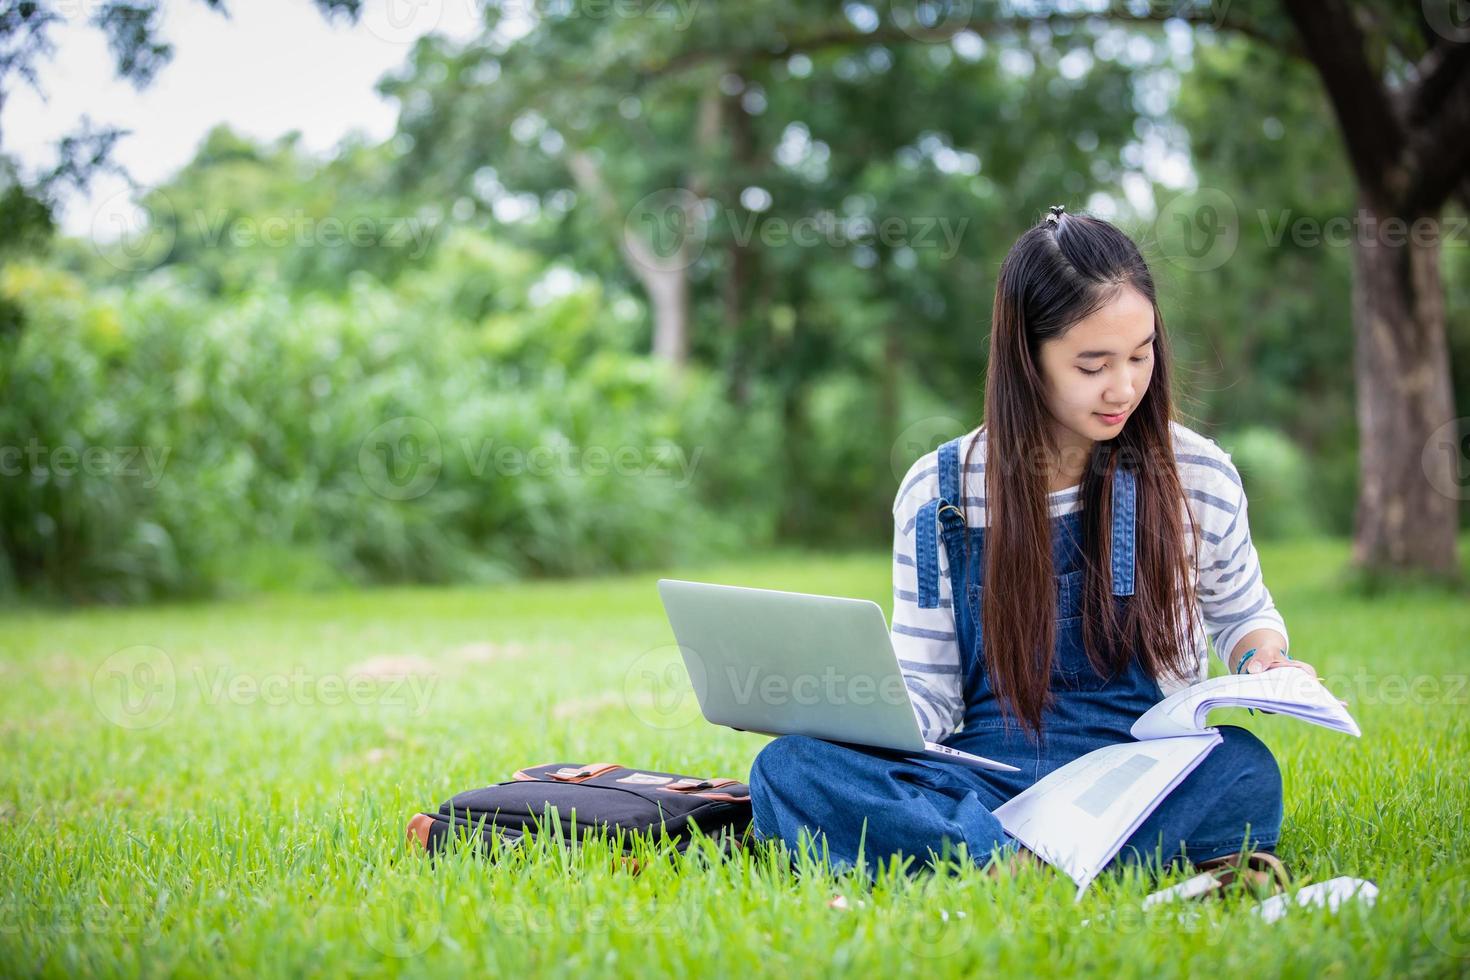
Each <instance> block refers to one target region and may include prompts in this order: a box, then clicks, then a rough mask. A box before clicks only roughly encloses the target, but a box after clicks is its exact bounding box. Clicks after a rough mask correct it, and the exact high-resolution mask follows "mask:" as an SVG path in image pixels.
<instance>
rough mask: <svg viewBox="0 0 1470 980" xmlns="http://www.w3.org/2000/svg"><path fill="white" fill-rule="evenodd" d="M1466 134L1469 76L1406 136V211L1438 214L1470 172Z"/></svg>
mask: <svg viewBox="0 0 1470 980" xmlns="http://www.w3.org/2000/svg"><path fill="white" fill-rule="evenodd" d="M1467 47H1470V45H1467ZM1466 133H1470V79H1462V81H1461V84H1459V85H1458V86H1456V87H1455V88H1454V90H1453V91H1451V92H1450V93H1449V94H1448V95H1447V96H1446V97H1445V98H1444V100H1443V101H1442V102H1441V103H1440V105H1439V110H1438V111H1437V112H1436V113H1435V114H1434V116H1433V118H1431V119H1429V120H1428V121H1427V122H1425V124H1424V125H1423V126H1420V127H1418V128H1417V129H1414V130H1413V131H1412V132H1411V134H1410V136H1409V145H1408V147H1407V149H1406V151H1405V154H1404V157H1405V164H1406V165H1407V169H1408V172H1409V174H1410V175H1411V176H1412V178H1413V184H1412V189H1411V191H1410V193H1409V196H1408V199H1407V200H1406V201H1405V212H1406V213H1407V214H1409V215H1414V216H1417V215H1420V214H1432V213H1437V212H1438V211H1439V209H1440V208H1441V207H1442V206H1443V205H1444V202H1445V200H1446V199H1447V198H1449V196H1450V195H1451V194H1453V193H1454V192H1455V187H1456V185H1458V184H1459V183H1460V182H1461V181H1462V180H1464V179H1465V175H1466V174H1467V173H1470V140H1467V139H1466V138H1465V134H1466Z"/></svg>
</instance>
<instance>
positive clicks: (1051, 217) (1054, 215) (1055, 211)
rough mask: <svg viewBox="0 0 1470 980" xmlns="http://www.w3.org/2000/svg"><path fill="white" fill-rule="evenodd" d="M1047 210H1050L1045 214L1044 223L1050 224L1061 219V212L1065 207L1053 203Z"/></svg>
mask: <svg viewBox="0 0 1470 980" xmlns="http://www.w3.org/2000/svg"><path fill="white" fill-rule="evenodd" d="M1047 210H1048V211H1050V212H1051V213H1050V214H1048V215H1047V216H1046V223H1047V224H1050V225H1054V224H1057V223H1058V222H1059V221H1061V220H1062V213H1063V212H1064V211H1066V210H1067V209H1066V207H1064V206H1063V205H1060V204H1053V205H1052V206H1051V207H1050V208H1048V209H1047Z"/></svg>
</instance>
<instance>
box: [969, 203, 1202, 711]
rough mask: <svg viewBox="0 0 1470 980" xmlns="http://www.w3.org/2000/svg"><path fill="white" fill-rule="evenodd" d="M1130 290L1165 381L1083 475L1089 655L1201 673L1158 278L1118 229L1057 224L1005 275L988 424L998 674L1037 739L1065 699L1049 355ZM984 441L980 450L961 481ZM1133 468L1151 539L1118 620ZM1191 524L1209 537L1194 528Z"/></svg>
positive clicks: (1158, 381)
mask: <svg viewBox="0 0 1470 980" xmlns="http://www.w3.org/2000/svg"><path fill="white" fill-rule="evenodd" d="M1124 288H1132V289H1135V290H1137V291H1138V292H1139V293H1140V294H1141V295H1142V296H1143V297H1145V298H1146V299H1147V300H1148V302H1149V305H1150V306H1152V307H1153V313H1154V328H1155V330H1154V341H1153V353H1154V368H1153V377H1152V379H1151V381H1150V382H1149V385H1148V389H1147V391H1145V393H1144V395H1143V398H1142V400H1140V401H1139V403H1138V405H1137V407H1136V408H1135V409H1134V410H1133V413H1132V414H1131V415H1130V416H1129V418H1128V420H1127V422H1126V423H1125V424H1124V426H1123V428H1122V430H1121V431H1120V432H1119V433H1118V434H1117V435H1116V436H1115V437H1113V438H1112V439H1108V440H1105V441H1098V442H1096V443H1094V444H1093V447H1092V452H1091V456H1090V458H1089V459H1088V461H1087V467H1086V473H1085V475H1084V476H1083V478H1082V487H1081V499H1082V520H1081V535H1082V542H1081V545H1082V548H1083V551H1084V554H1085V563H1084V569H1085V572H1084V576H1083V577H1084V579H1085V582H1086V584H1085V588H1084V591H1083V603H1082V626H1083V645H1084V646H1085V648H1086V651H1087V659H1088V660H1089V661H1090V662H1091V664H1092V666H1093V669H1095V670H1097V671H1098V673H1099V674H1101V675H1103V676H1111V675H1113V674H1115V673H1117V672H1118V671H1121V670H1123V669H1125V668H1126V667H1127V666H1128V662H1129V660H1130V658H1133V657H1137V659H1138V661H1139V662H1140V664H1141V665H1142V666H1143V667H1144V668H1146V669H1148V670H1149V671H1150V672H1151V673H1153V674H1155V675H1159V674H1161V673H1166V672H1167V673H1173V674H1175V675H1176V676H1177V675H1182V674H1185V673H1186V672H1188V671H1189V670H1191V669H1193V668H1194V662H1193V655H1192V651H1190V650H1189V649H1188V648H1187V642H1186V638H1187V637H1190V636H1191V635H1192V631H1193V629H1194V627H1195V624H1196V615H1197V610H1196V608H1195V599H1196V596H1195V590H1194V581H1195V576H1194V566H1193V565H1192V564H1191V561H1190V556H1189V554H1188V553H1187V552H1186V547H1185V540H1184V534H1185V519H1184V488H1183V486H1182V484H1181V482H1180V479H1179V473H1178V469H1177V467H1176V466H1175V463H1174V453H1173V440H1172V438H1171V433H1170V420H1171V419H1172V418H1173V413H1174V409H1173V403H1172V396H1171V392H1170V359H1169V346H1168V342H1167V340H1166V336H1167V335H1166V334H1165V332H1164V320H1163V317H1162V316H1161V315H1160V313H1159V306H1158V302H1157V299H1156V298H1155V291H1154V281H1153V276H1152V275H1151V274H1150V272H1149V269H1148V266H1147V264H1146V263H1145V262H1144V260H1143V256H1142V255H1140V254H1139V251H1138V247H1137V246H1136V245H1134V243H1133V242H1132V241H1131V240H1130V239H1129V238H1128V236H1127V235H1125V234H1123V232H1121V231H1119V230H1118V229H1117V228H1115V227H1113V226H1112V225H1111V224H1109V223H1108V222H1106V221H1103V220H1101V219H1098V218H1094V217H1090V216H1087V215H1081V214H1078V215H1072V214H1061V215H1060V216H1059V217H1056V218H1053V217H1051V216H1048V217H1047V219H1046V220H1044V221H1042V222H1041V223H1040V224H1038V225H1037V226H1036V227H1034V228H1032V229H1031V230H1029V231H1027V232H1026V233H1025V234H1024V235H1022V236H1021V237H1020V239H1019V240H1018V241H1017V242H1016V244H1015V245H1014V246H1012V247H1011V250H1010V252H1009V253H1008V254H1007V255H1006V258H1005V261H1004V262H1003V263H1002V265H1001V269H1000V278H999V281H998V283H997V284H996V290H995V308H994V311H993V316H992V320H991V331H990V363H989V366H988V368H987V374H986V383H985V413H984V420H983V422H982V425H983V426H984V427H985V429H986V432H987V444H988V445H987V464H986V467H985V499H986V506H987V512H988V515H989V518H990V521H989V525H990V526H989V528H988V529H987V530H986V532H985V583H986V588H985V590H984V598H983V602H982V610H981V617H980V618H981V627H980V628H981V629H982V630H983V631H984V637H985V664H986V670H988V671H989V675H990V679H991V685H992V687H993V688H994V689H995V692H996V694H997V696H998V699H999V702H1000V706H1001V709H1002V712H1003V713H1004V714H1012V715H1015V716H1016V717H1018V718H1019V719H1020V720H1021V722H1022V723H1023V725H1024V726H1025V728H1026V730H1027V731H1029V732H1031V733H1034V734H1040V732H1041V727H1042V713H1043V711H1044V710H1045V709H1046V707H1047V706H1048V705H1049V704H1050V701H1051V698H1052V693H1051V690H1050V683H1049V681H1050V675H1051V666H1052V655H1053V647H1054V645H1055V640H1056V637H1055V634H1056V630H1055V621H1056V591H1057V590H1056V587H1055V585H1054V578H1053V577H1054V575H1055V571H1054V569H1053V567H1052V533H1051V520H1050V513H1049V508H1048V503H1047V499H1048V498H1047V493H1048V485H1047V477H1046V467H1045V466H1037V465H1029V464H1030V463H1032V462H1035V461H1040V460H1046V459H1049V458H1054V456H1055V454H1057V453H1058V452H1059V448H1058V447H1057V446H1056V445H1055V442H1054V440H1053V438H1052V429H1051V425H1050V424H1049V419H1050V414H1049V412H1048V409H1047V407H1046V402H1045V387H1044V384H1043V379H1042V374H1041V368H1040V361H1039V352H1040V348H1041V345H1042V344H1043V343H1044V342H1046V341H1048V340H1053V339H1055V338H1058V337H1060V336H1061V335H1063V334H1064V333H1066V331H1067V330H1068V329H1070V328H1071V326H1072V325H1073V324H1075V323H1076V322H1077V321H1079V320H1082V319H1084V318H1085V317H1087V316H1089V315H1091V314H1092V313H1093V312H1095V311H1097V310H1098V309H1100V308H1101V307H1103V306H1105V305H1107V304H1108V303H1110V302H1111V301H1112V300H1113V299H1114V298H1115V297H1116V296H1117V295H1118V293H1119V291H1120V290H1122V289H1124ZM978 442H979V439H976V440H974V441H973V442H971V444H970V448H969V451H968V452H967V453H966V458H965V461H964V464H965V465H963V466H961V468H960V474H961V477H962V478H963V475H964V473H965V472H966V471H967V470H968V468H969V462H970V460H969V457H970V455H971V454H973V452H974V449H975V445H976V443H978ZM1016 463H1020V464H1022V465H1014V464H1016ZM1122 466H1126V467H1128V468H1129V469H1132V470H1133V471H1134V472H1135V474H1136V477H1137V488H1138V494H1137V528H1138V533H1137V534H1136V545H1135V550H1134V556H1135V559H1134V560H1135V563H1136V564H1135V569H1136V571H1135V580H1134V594H1133V595H1132V596H1131V597H1130V598H1129V599H1127V600H1126V601H1125V602H1124V603H1123V604H1122V608H1123V609H1124V610H1125V613H1124V614H1123V615H1119V606H1118V605H1117V604H1115V601H1114V597H1113V595H1112V562H1111V554H1110V552H1111V539H1112V535H1111V529H1110V523H1111V520H1110V519H1111V513H1112V508H1111V501H1112V490H1113V481H1114V476H1115V474H1116V473H1117V471H1118V468H1119V467H1122ZM961 496H964V494H963V493H962V494H961ZM1190 528H1191V531H1192V532H1193V533H1195V534H1197V533H1198V529H1197V528H1194V526H1193V522H1192V521H1191V522H1190ZM1195 544H1196V545H1197V544H1198V539H1196V541H1195ZM967 547H968V545H967ZM1194 553H1195V555H1198V553H1199V552H1198V548H1197V547H1196V548H1195V550H1194ZM966 567H969V563H968V562H966Z"/></svg>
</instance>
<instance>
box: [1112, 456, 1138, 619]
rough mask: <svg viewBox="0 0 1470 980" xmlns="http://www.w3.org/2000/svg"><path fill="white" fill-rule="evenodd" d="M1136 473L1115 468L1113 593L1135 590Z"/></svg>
mask: <svg viewBox="0 0 1470 980" xmlns="http://www.w3.org/2000/svg"><path fill="white" fill-rule="evenodd" d="M1136 480H1137V477H1136V476H1135V474H1134V472H1133V471H1132V470H1130V469H1124V468H1123V467H1122V466H1119V467H1118V468H1117V469H1116V470H1115V471H1114V472H1113V521H1112V524H1113V548H1112V551H1113V595H1132V594H1133V565H1134V562H1133V536H1134V533H1135V529H1136V528H1135V525H1136V524H1137V517H1138V485H1137V482H1136Z"/></svg>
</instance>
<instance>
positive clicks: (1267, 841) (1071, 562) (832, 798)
mask: <svg viewBox="0 0 1470 980" xmlns="http://www.w3.org/2000/svg"><path fill="white" fill-rule="evenodd" d="M959 450H960V440H959V439H954V440H951V441H950V442H947V443H945V444H944V445H943V446H941V447H940V449H939V486H940V490H939V492H940V495H939V497H937V498H935V499H933V500H930V501H928V502H927V503H925V504H924V505H923V507H921V508H920V509H919V512H918V515H917V518H916V521H915V551H916V554H915V556H914V559H915V565H916V569H917V573H918V600H919V605H920V606H921V607H924V608H936V607H937V606H938V604H939V575H940V569H939V555H938V548H939V547H940V546H943V547H944V549H945V554H946V556H947V557H948V559H949V569H950V585H951V594H952V595H953V596H954V597H955V598H954V612H955V627H956V633H957V635H958V642H959V644H960V649H961V652H962V653H961V656H962V661H961V666H962V670H963V672H964V677H963V689H964V694H965V713H964V725H963V726H962V728H961V730H960V731H958V732H956V733H954V734H953V735H951V736H950V737H949V738H947V739H945V744H946V745H951V746H953V747H954V748H957V749H963V750H964V751H966V752H973V753H975V754H976V755H982V756H985V757H987V758H990V759H996V760H999V761H1002V762H1008V763H1010V764H1011V765H1014V766H1017V767H1019V768H1020V770H1021V771H1019V772H995V771H992V770H981V769H972V768H970V767H968V766H964V765H961V764H958V763H954V762H948V761H943V760H938V759H931V758H929V757H927V756H915V755H911V754H908V753H901V752H893V751H889V750H884V749H872V748H867V747H864V746H857V745H850V744H839V743H835V742H827V741H823V740H821V739H816V738H812V737H810V736H805V735H783V736H781V737H780V738H777V739H775V740H773V741H771V742H770V743H768V744H767V745H766V746H765V747H764V748H763V749H762V750H761V752H760V754H759V755H758V756H757V757H756V760H755V763H754V765H753V766H752V767H751V775H750V788H751V801H752V804H753V806H754V816H755V833H756V835H757V836H758V837H760V838H763V839H766V838H780V839H782V840H784V841H786V843H787V845H788V847H790V848H791V849H792V851H793V852H795V851H797V850H799V849H800V847H801V846H802V838H803V837H804V836H806V835H815V834H816V833H817V832H820V833H821V835H822V836H824V837H825V838H826V849H827V855H828V858H829V859H830V861H831V864H832V867H833V868H834V869H836V870H842V869H845V868H849V867H855V866H858V865H859V863H860V862H859V847H860V845H861V848H862V854H863V857H864V860H865V862H866V865H867V870H868V871H869V873H871V871H872V870H873V866H874V865H875V864H876V862H877V861H878V860H880V859H886V858H887V857H888V856H890V855H903V856H908V855H913V856H914V857H916V858H917V859H918V860H916V861H914V862H912V863H911V865H910V866H909V868H908V869H907V870H908V871H909V872H910V873H912V872H914V871H916V870H919V869H921V868H922V867H923V866H924V863H925V861H926V859H930V860H932V859H933V858H935V857H942V856H945V855H947V854H949V853H952V852H953V851H954V848H955V847H956V846H957V845H958V844H960V843H963V844H965V846H966V849H967V851H968V854H969V859H970V860H971V861H974V862H977V863H981V864H983V863H985V862H986V861H988V860H989V859H990V857H991V852H992V850H993V849H998V850H999V851H1000V852H1001V853H1002V854H1004V853H1006V852H1008V851H1010V850H1012V849H1014V848H1015V847H1016V846H1017V842H1016V841H1015V839H1014V838H1012V837H1010V835H1008V834H1006V833H1005V831H1004V829H1003V828H1002V827H1001V825H1000V821H999V820H997V819H996V818H995V816H994V815H993V814H992V813H991V811H992V810H994V809H995V808H996V807H998V806H1000V805H1001V804H1002V803H1004V802H1005V801H1006V800H1008V799H1010V798H1011V797H1013V796H1015V795H1016V794H1017V793H1020V792H1021V791H1022V790H1024V789H1026V788H1027V787H1029V786H1030V785H1032V784H1033V783H1034V782H1036V780H1038V779H1040V778H1041V777H1043V776H1045V775H1046V774H1047V773H1049V772H1051V771H1052V770H1054V769H1056V768H1058V767H1060V766H1062V765H1065V764H1066V763H1067V762H1070V761H1071V760H1073V759H1075V758H1077V757H1078V756H1081V755H1084V754H1086V753H1088V752H1091V751H1092V750H1093V749H1097V748H1101V747H1102V746H1105V745H1111V744H1114V743H1116V742H1123V741H1130V740H1131V739H1132V735H1131V734H1130V733H1129V728H1130V726H1131V725H1132V724H1133V722H1134V720H1135V719H1137V718H1138V716H1139V715H1141V714H1142V713H1143V712H1144V711H1146V710H1147V709H1148V708H1149V707H1150V706H1151V705H1153V704H1155V703H1156V702H1157V701H1159V700H1160V699H1161V698H1162V693H1161V692H1160V690H1159V686H1158V683H1157V682H1156V681H1155V679H1154V678H1153V677H1152V676H1150V675H1149V673H1148V672H1147V671H1146V670H1145V668H1143V667H1142V666H1141V665H1140V664H1139V663H1138V661H1137V659H1136V658H1134V659H1133V660H1132V661H1131V662H1130V663H1129V666H1128V668H1127V669H1126V670H1124V671H1122V672H1121V673H1119V674H1117V675H1116V676H1113V677H1102V676H1100V675H1098V673H1097V672H1096V671H1095V670H1094V669H1093V667H1092V665H1091V663H1090V662H1089V661H1088V659H1087V655H1086V653H1085V651H1084V649H1083V644H1082V619H1081V609H1082V594H1083V582H1082V577H1083V570H1084V562H1083V549H1082V542H1081V534H1080V528H1081V514H1080V512H1077V511H1074V512H1072V513H1070V514H1064V515H1062V516H1060V517H1055V518H1052V559H1053V562H1054V569H1055V574H1056V583H1057V622H1056V646H1055V649H1054V653H1053V657H1052V671H1051V689H1052V692H1053V695H1054V704H1053V705H1052V706H1051V707H1049V708H1048V709H1047V711H1046V712H1045V713H1044V715H1043V728H1042V736H1041V739H1040V740H1039V741H1032V740H1030V739H1028V737H1027V736H1026V734H1025V733H1023V732H1022V731H1021V730H1020V729H1019V727H1018V725H1017V723H1016V722H1015V721H1014V720H1011V721H1009V722H1007V721H1006V719H1004V718H1003V717H1002V715H1001V712H1000V707H999V703H998V701H997V699H996V695H995V693H994V691H993V690H992V688H991V686H990V681H989V676H988V673H987V671H986V670H985V646H984V642H983V638H982V636H981V630H980V609H981V602H980V600H981V596H982V594H983V590H984V589H985V588H986V586H987V583H986V582H985V580H984V573H985V550H984V549H985V529H984V528H983V527H978V528H971V527H968V526H967V525H966V523H965V520H964V516H963V510H962V508H963V506H964V505H966V504H974V503H978V501H977V500H975V499H974V498H967V499H966V500H965V501H964V504H961V502H960V458H959ZM1112 509H1113V510H1112V518H1113V519H1112V521H1111V525H1110V526H1111V528H1112V535H1113V540H1112V579H1113V596H1114V601H1115V602H1118V603H1120V604H1121V603H1126V602H1127V601H1128V598H1127V597H1128V596H1130V595H1132V594H1133V584H1134V553H1133V552H1134V532H1135V524H1136V518H1137V507H1136V484H1135V474H1134V473H1133V471H1131V470H1123V469H1120V470H1119V471H1118V473H1117V476H1116V478H1115V479H1114V492H1113V499H1112ZM967 538H968V542H969V558H968V561H967V560H966V553H965V544H966V539H967ZM998 585H999V587H1004V583H999V584H998ZM1220 734H1221V735H1222V736H1223V737H1224V742H1222V743H1221V744H1220V745H1218V746H1217V747H1216V748H1215V750H1214V751H1213V752H1211V753H1210V754H1209V755H1208V756H1206V757H1205V759H1204V761H1203V762H1202V763H1201V764H1200V765H1199V767H1198V768H1197V769H1195V770H1194V772H1193V773H1191V774H1190V775H1189V776H1188V777H1186V779H1185V780H1184V781H1183V782H1182V783H1181V784H1180V785H1179V786H1178V787H1176V788H1175V790H1174V792H1173V793H1171V794H1170V795H1169V796H1168V798H1166V799H1165V800H1164V801H1163V803H1162V804H1161V805H1160V806H1159V807H1158V809H1157V810H1155V811H1154V812H1153V813H1152V814H1151V815H1150V816H1149V818H1148V819H1147V820H1145V821H1144V823H1143V824H1142V825H1141V826H1140V827H1139V828H1138V830H1137V831H1136V832H1134V834H1133V835H1132V837H1130V838H1129V839H1128V841H1127V842H1126V843H1125V844H1124V846H1123V849H1122V851H1121V852H1120V853H1119V855H1118V857H1117V858H1115V859H1114V864H1116V863H1119V862H1130V861H1137V860H1147V859H1152V861H1151V863H1153V864H1154V865H1155V866H1157V865H1161V864H1169V863H1172V862H1176V861H1177V860H1179V859H1180V858H1182V857H1187V858H1188V859H1189V860H1191V861H1196V862H1197V861H1201V860H1206V859H1208V858H1212V857H1219V856H1222V855H1225V854H1232V853H1235V852H1237V851H1239V850H1240V849H1241V847H1242V845H1243V844H1244V843H1247V842H1245V840H1244V838H1245V836H1246V830H1247V826H1248V827H1249V834H1250V838H1251V839H1250V841H1249V842H1248V843H1249V846H1250V847H1251V848H1252V849H1257V850H1265V849H1270V848H1272V847H1274V846H1275V844H1276V841H1277V837H1278V835H1279V833H1280V826H1281V817H1282V802H1281V774H1280V771H1279V770H1278V768H1277V766H1276V760H1275V758H1274V757H1273V756H1272V755H1271V752H1270V750H1269V749H1268V748H1266V746H1265V745H1264V744H1263V743H1262V742H1261V741H1260V740H1259V739H1257V738H1256V737H1255V735H1253V734H1252V733H1250V732H1249V731H1247V730H1245V729H1243V728H1239V727H1236V726H1230V725H1224V726H1220ZM818 854H819V855H820V850H819V851H818Z"/></svg>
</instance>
